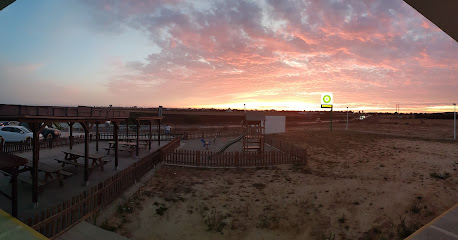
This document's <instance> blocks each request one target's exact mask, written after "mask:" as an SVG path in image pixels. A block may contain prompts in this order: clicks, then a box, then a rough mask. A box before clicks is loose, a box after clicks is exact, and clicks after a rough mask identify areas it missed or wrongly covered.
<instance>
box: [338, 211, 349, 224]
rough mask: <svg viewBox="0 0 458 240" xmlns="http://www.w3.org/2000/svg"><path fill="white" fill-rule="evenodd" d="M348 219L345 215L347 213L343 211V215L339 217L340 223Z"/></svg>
mask: <svg viewBox="0 0 458 240" xmlns="http://www.w3.org/2000/svg"><path fill="white" fill-rule="evenodd" d="M346 220H347V217H346V216H345V213H343V214H342V216H341V217H339V218H338V219H337V221H339V223H345V221H346Z"/></svg>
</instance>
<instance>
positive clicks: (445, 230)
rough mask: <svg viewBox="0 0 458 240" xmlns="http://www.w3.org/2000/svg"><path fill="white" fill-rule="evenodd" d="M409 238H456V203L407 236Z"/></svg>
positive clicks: (417, 239) (444, 239) (435, 239)
mask: <svg viewBox="0 0 458 240" xmlns="http://www.w3.org/2000/svg"><path fill="white" fill-rule="evenodd" d="M407 239H409V240H457V239H458V204H455V206H454V207H452V208H450V209H449V210H447V211H446V212H444V213H443V214H441V215H440V216H439V217H437V218H435V219H434V220H433V221H431V222H430V223H428V224H426V225H425V226H423V227H422V228H420V229H418V230H417V231H416V232H415V233H413V234H412V235H411V236H409V237H408V238H407Z"/></svg>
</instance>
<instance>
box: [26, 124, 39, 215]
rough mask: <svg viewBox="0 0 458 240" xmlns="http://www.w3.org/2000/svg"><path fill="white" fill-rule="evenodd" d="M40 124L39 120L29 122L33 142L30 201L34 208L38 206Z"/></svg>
mask: <svg viewBox="0 0 458 240" xmlns="http://www.w3.org/2000/svg"><path fill="white" fill-rule="evenodd" d="M40 124H41V123H39V122H33V123H31V124H29V126H30V127H31V128H32V132H33V139H32V141H33V144H32V150H33V154H32V161H33V169H32V203H33V204H34V207H35V208H38V161H39V159H40V130H41V129H40Z"/></svg>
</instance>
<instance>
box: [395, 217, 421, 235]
mask: <svg viewBox="0 0 458 240" xmlns="http://www.w3.org/2000/svg"><path fill="white" fill-rule="evenodd" d="M415 229H417V227H416V226H415V224H414V225H411V226H407V224H406V222H405V217H404V218H402V217H401V222H400V223H399V224H398V226H397V232H398V236H399V237H400V238H401V239H404V238H406V237H408V236H410V235H411V234H412V233H414V232H415Z"/></svg>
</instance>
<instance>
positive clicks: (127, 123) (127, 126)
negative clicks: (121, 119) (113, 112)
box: [126, 118, 129, 142]
mask: <svg viewBox="0 0 458 240" xmlns="http://www.w3.org/2000/svg"><path fill="white" fill-rule="evenodd" d="M126 135H127V139H126V141H127V142H128V141H129V119H128V118H127V119H126Z"/></svg>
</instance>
